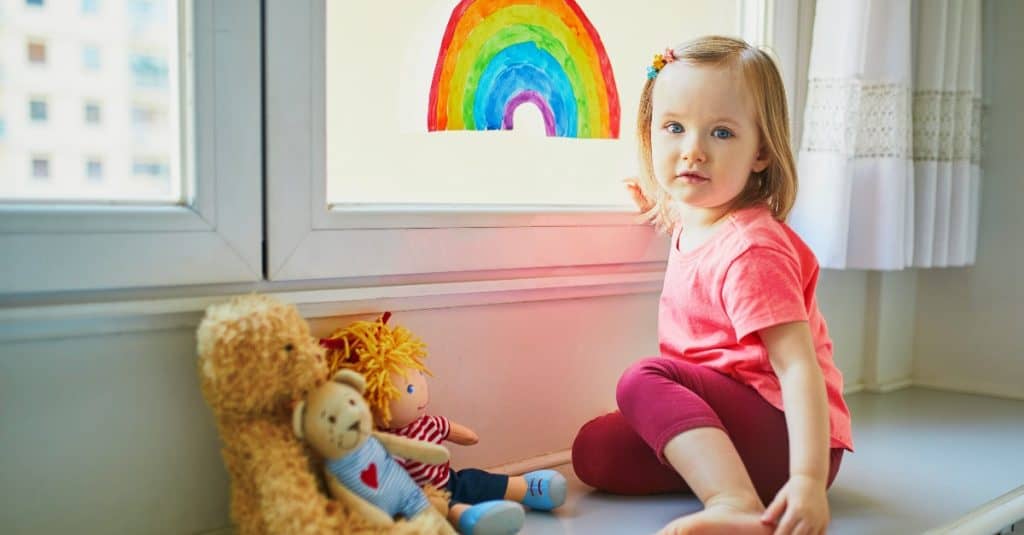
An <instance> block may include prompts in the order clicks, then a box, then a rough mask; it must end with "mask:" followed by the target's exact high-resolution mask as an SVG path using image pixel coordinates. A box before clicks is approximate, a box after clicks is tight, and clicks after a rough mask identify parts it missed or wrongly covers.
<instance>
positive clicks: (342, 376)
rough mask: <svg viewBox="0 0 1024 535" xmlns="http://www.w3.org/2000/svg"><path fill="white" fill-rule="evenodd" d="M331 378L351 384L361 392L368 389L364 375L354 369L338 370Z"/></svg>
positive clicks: (341, 382) (336, 381) (344, 383)
mask: <svg viewBox="0 0 1024 535" xmlns="http://www.w3.org/2000/svg"><path fill="white" fill-rule="evenodd" d="M331 380H332V381H334V382H335V383H340V384H343V385H349V386H351V387H352V388H355V389H356V390H358V391H359V393H360V394H362V393H363V392H365V391H366V379H363V376H362V375H360V374H359V373H358V372H355V371H353V370H347V369H345V370H338V373H336V374H334V377H332V378H331Z"/></svg>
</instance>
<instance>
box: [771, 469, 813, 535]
mask: <svg viewBox="0 0 1024 535" xmlns="http://www.w3.org/2000/svg"><path fill="white" fill-rule="evenodd" d="M761 522H764V523H766V524H772V525H774V526H776V527H775V533H776V534H782V535H788V534H791V533H792V534H794V535H819V534H821V533H825V530H826V529H827V528H828V522H829V513H828V498H826V496H825V482H824V481H821V480H819V479H815V478H813V477H810V476H803V475H794V476H790V478H789V481H787V482H786V484H785V485H784V486H783V487H782V489H780V490H779V493H778V494H776V495H775V499H774V500H772V503H771V504H770V505H768V508H767V509H765V511H764V514H763V515H761Z"/></svg>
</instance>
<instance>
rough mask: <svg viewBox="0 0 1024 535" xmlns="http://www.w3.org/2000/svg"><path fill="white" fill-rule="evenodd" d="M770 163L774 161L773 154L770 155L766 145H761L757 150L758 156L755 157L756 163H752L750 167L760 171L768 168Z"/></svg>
mask: <svg viewBox="0 0 1024 535" xmlns="http://www.w3.org/2000/svg"><path fill="white" fill-rule="evenodd" d="M770 163H772V159H771V156H769V155H768V151H767V150H765V148H764V147H761V148H760V149H759V150H758V151H757V156H755V157H754V163H753V164H751V166H750V169H751V170H752V171H753V172H755V173H760V172H761V171H764V170H765V169H767V168H768V164H770Z"/></svg>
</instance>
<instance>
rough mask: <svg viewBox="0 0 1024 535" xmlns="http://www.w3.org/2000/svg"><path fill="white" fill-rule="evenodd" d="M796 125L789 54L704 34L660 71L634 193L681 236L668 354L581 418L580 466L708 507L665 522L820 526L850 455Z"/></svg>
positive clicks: (667, 287)
mask: <svg viewBox="0 0 1024 535" xmlns="http://www.w3.org/2000/svg"><path fill="white" fill-rule="evenodd" d="M788 125H789V118H788V116H787V111H786V96H785V89H784V87H783V84H782V79H781V77H780V76H779V72H778V70H777V69H776V67H775V64H774V63H773V62H772V60H771V58H770V57H769V56H768V55H767V54H765V53H764V52H762V51H761V50H758V49H756V48H754V47H751V46H750V45H748V44H747V43H745V42H743V41H740V40H737V39H732V38H727V37H704V38H700V39H697V40H694V41H692V42H689V43H687V44H684V45H682V46H680V47H677V48H675V49H669V50H666V52H665V54H664V55H661V54H659V55H657V56H655V60H654V63H653V65H652V66H651V67H649V69H648V80H647V83H646V85H645V86H644V89H643V94H642V96H641V101H640V113H639V118H638V121H637V130H638V138H639V143H640V156H641V173H640V180H639V181H638V182H632V183H631V184H630V187H631V190H632V192H633V195H634V199H635V200H636V201H637V202H638V204H639V205H640V207H641V210H642V211H643V212H644V215H645V217H646V218H647V220H648V221H650V222H652V223H653V224H655V225H656V226H657V227H658V228H660V229H663V230H667V231H670V232H671V237H672V238H671V253H670V255H669V259H668V267H667V270H666V273H665V282H664V288H663V290H662V294H661V301H660V305H659V315H658V318H659V319H658V339H659V347H660V356H657V357H652V358H646V359H643V360H641V361H639V362H637V363H635V364H633V365H632V366H631V367H629V369H627V370H626V372H625V373H624V374H623V375H622V378H621V379H620V380H619V384H618V388H617V392H616V397H617V400H618V406H619V412H614V413H611V414H608V415H605V416H602V417H599V418H597V419H595V420H592V421H590V422H588V423H587V424H586V425H584V426H583V428H582V429H581V430H580V431H579V434H578V435H577V437H576V440H575V443H574V444H573V467H574V468H575V470H576V474H577V475H578V477H579V478H580V479H581V480H582V481H584V482H585V483H587V484H589V485H591V486H593V487H596V488H599V489H603V490H607V491H610V492H617V493H622V494H650V493H659V492H674V491H685V490H689V491H692V492H693V493H694V494H696V496H697V497H698V498H699V499H700V500H701V502H703V504H704V510H703V511H702V512H700V513H696V514H693V515H689V516H684V517H681V518H679V519H677V520H675V521H673V522H672V523H670V524H669V525H668V526H666V527H665V529H664V530H663V532H664V533H693V532H720V533H747V532H749V533H771V532H772V531H775V532H776V533H809V534H817V533H824V532H825V529H826V528H827V526H828V522H829V510H828V501H827V499H826V496H825V489H826V488H827V487H828V486H829V485H830V484H831V483H832V480H833V479H834V478H835V476H836V472H837V471H838V469H839V464H840V461H841V459H842V456H843V451H844V450H851V451H852V445H853V442H852V439H851V436H850V415H849V410H848V409H847V407H846V403H845V402H844V401H843V397H842V391H843V379H842V375H841V374H840V373H839V370H838V369H837V368H836V366H835V364H834V363H833V361H832V341H831V340H830V338H829V335H828V329H827V328H826V325H825V320H824V318H823V317H822V315H821V312H820V311H819V310H818V303H817V300H816V299H815V286H816V284H817V280H818V264H817V261H816V260H815V258H814V255H813V253H812V252H811V251H810V249H809V248H808V247H807V246H806V245H805V244H804V243H803V241H801V240H800V238H799V237H798V236H797V235H796V234H795V233H794V232H793V231H792V230H791V229H790V228H789V227H788V226H786V224H785V222H784V221H785V219H786V215H787V213H788V212H789V210H790V208H791V207H792V205H793V200H794V198H795V196H796V172H795V166H794V163H793V155H792V152H791V149H790V140H789V126H788ZM766 504H767V508H766V507H765V505H766Z"/></svg>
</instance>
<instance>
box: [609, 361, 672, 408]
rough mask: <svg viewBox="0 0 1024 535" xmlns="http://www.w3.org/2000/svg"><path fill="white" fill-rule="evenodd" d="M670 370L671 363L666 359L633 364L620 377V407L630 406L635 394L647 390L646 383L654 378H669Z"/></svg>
mask: <svg viewBox="0 0 1024 535" xmlns="http://www.w3.org/2000/svg"><path fill="white" fill-rule="evenodd" d="M669 368H670V366H669V363H668V362H667V359H665V358H664V357H648V358H643V359H640V360H638V361H636V362H634V363H633V364H631V365H630V366H629V367H628V368H626V371H625V372H623V373H622V376H621V377H619V383H618V385H616V387H615V400H616V401H617V402H618V404H619V407H620V408H621V407H622V406H623V405H624V404H628V403H629V400H630V399H632V398H633V393H634V392H637V391H641V392H642V391H645V390H647V386H646V383H647V382H648V381H650V379H651V378H652V377H654V378H657V377H662V378H664V377H667V376H668V375H669V373H670V369H669Z"/></svg>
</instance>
